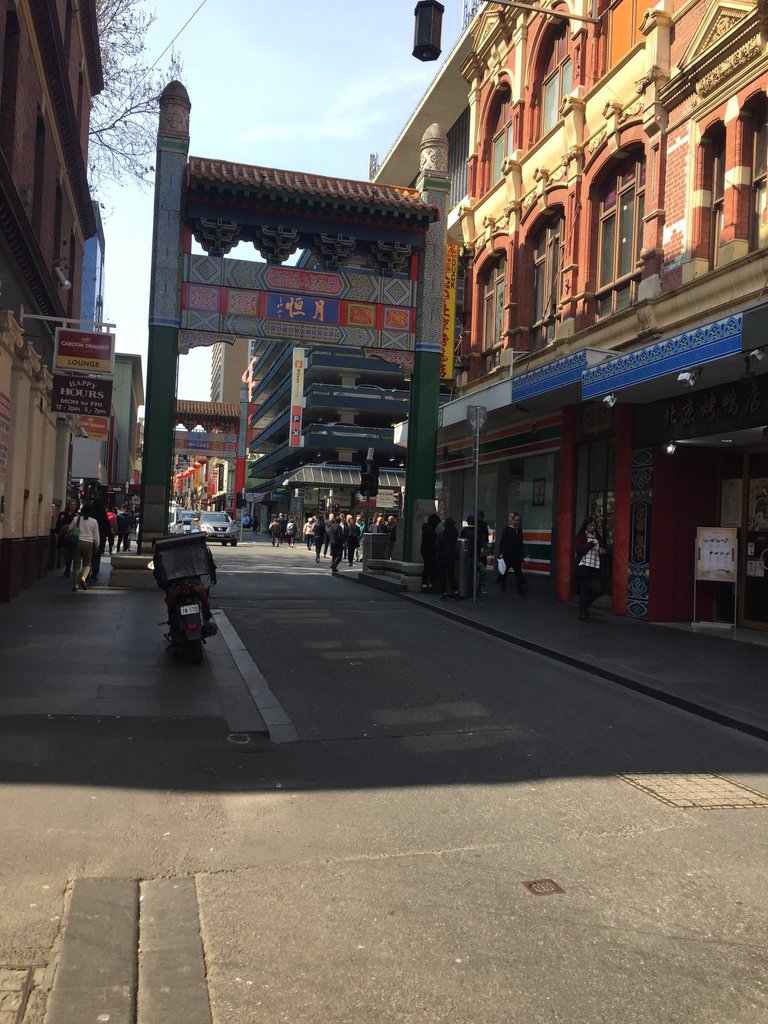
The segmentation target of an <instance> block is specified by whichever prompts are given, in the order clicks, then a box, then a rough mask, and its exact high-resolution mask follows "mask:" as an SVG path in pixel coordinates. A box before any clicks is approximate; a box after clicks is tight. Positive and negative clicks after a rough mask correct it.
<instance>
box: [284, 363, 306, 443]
mask: <svg viewBox="0 0 768 1024" xmlns="http://www.w3.org/2000/svg"><path fill="white" fill-rule="evenodd" d="M305 351H306V350H305V349H303V348H295V349H294V350H293V359H292V360H291V366H292V367H293V372H292V374H291V429H290V433H289V435H288V447H289V448H302V447H303V446H304V438H303V437H302V436H301V427H302V416H303V409H304V356H305Z"/></svg>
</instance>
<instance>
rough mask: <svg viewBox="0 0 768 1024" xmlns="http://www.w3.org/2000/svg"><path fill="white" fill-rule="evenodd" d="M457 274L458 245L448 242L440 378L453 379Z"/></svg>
mask: <svg viewBox="0 0 768 1024" xmlns="http://www.w3.org/2000/svg"><path fill="white" fill-rule="evenodd" d="M458 275H459V247H458V245H456V244H455V243H453V242H450V243H449V244H448V245H447V246H446V247H445V282H444V284H443V340H442V347H441V350H440V380H450V381H452V380H453V370H454V366H453V362H454V361H453V353H454V349H455V346H456V282H457V280H458Z"/></svg>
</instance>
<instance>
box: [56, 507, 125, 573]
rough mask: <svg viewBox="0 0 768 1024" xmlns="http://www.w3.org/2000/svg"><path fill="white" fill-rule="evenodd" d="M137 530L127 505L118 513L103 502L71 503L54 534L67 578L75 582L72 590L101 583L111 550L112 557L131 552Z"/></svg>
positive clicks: (59, 517) (58, 518) (59, 520)
mask: <svg viewBox="0 0 768 1024" xmlns="http://www.w3.org/2000/svg"><path fill="white" fill-rule="evenodd" d="M133 527H134V515H133V512H132V511H131V510H130V509H129V508H128V506H127V505H124V506H122V508H120V509H118V510H115V509H114V508H113V507H112V506H109V505H107V504H106V503H105V502H104V501H102V500H101V499H99V498H95V499H94V500H93V501H92V502H91V501H84V502H83V503H82V504H80V503H79V502H77V501H76V500H75V499H74V498H70V499H69V500H68V501H67V503H66V505H65V507H64V508H63V509H62V511H61V512H59V514H58V516H57V517H56V524H55V526H54V533H55V535H56V548H57V551H58V553H59V555H60V557H61V560H62V561H63V562H64V576H65V577H67V578H71V580H72V590H75V591H76V590H78V589H80V590H87V589H88V584H89V583H98V582H99V573H100V571H101V559H102V557H103V556H104V552H105V551H106V549H107V547H108V548H109V553H110V555H111V554H113V552H114V553H119V552H120V551H121V550H122V551H123V552H124V553H126V554H127V553H128V552H129V551H130V547H131V532H132V530H133ZM115 545H116V547H117V551H116V552H115Z"/></svg>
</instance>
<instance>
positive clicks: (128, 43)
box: [88, 0, 181, 193]
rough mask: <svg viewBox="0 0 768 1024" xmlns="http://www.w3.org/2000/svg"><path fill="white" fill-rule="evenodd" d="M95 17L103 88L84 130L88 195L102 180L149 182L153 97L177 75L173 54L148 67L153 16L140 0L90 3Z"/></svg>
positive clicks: (154, 123)
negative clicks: (159, 66)
mask: <svg viewBox="0 0 768 1024" xmlns="http://www.w3.org/2000/svg"><path fill="white" fill-rule="evenodd" d="M96 17H97V20H98V25H99V39H100V43H101V61H102V65H103V68H104V89H103V91H102V92H101V93H100V94H99V95H98V96H96V97H94V102H93V109H92V111H91V122H90V128H89V152H88V170H89V178H90V183H91V189H92V190H93V192H94V193H98V192H99V190H100V189H101V187H102V186H103V185H104V184H105V183H106V182H108V181H111V182H115V183H117V184H124V183H126V182H127V181H132V182H138V183H139V184H141V185H148V184H149V183H150V181H151V177H152V174H153V172H154V167H153V166H152V159H153V157H154V153H155V140H156V133H157V112H158V103H157V99H158V96H159V94H160V93H161V92H162V89H163V87H164V86H165V85H166V84H167V83H168V82H169V81H171V80H172V79H173V78H176V77H178V74H179V72H180V71H181V66H180V64H179V61H178V60H177V58H176V56H175V55H174V54H173V53H171V57H170V60H169V62H168V64H167V65H166V67H165V68H163V69H157V68H155V67H153V66H150V65H149V62H148V55H147V53H146V48H145V40H146V36H147V32H148V30H149V28H150V26H151V25H152V24H153V23H154V21H155V19H156V15H155V14H154V12H152V11H149V10H147V8H146V7H145V6H144V0H96Z"/></svg>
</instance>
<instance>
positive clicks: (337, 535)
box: [325, 512, 347, 576]
mask: <svg viewBox="0 0 768 1024" xmlns="http://www.w3.org/2000/svg"><path fill="white" fill-rule="evenodd" d="M346 525H347V524H346V523H345V522H342V521H339V520H337V519H336V516H335V515H334V514H333V512H331V514H330V515H329V516H328V525H327V526H326V528H325V534H326V537H327V538H328V543H329V545H330V548H331V573H332V574H333V575H334V576H338V575H339V565H340V564H341V560H342V558H343V557H344V541H345V534H346V529H345V528H346Z"/></svg>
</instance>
